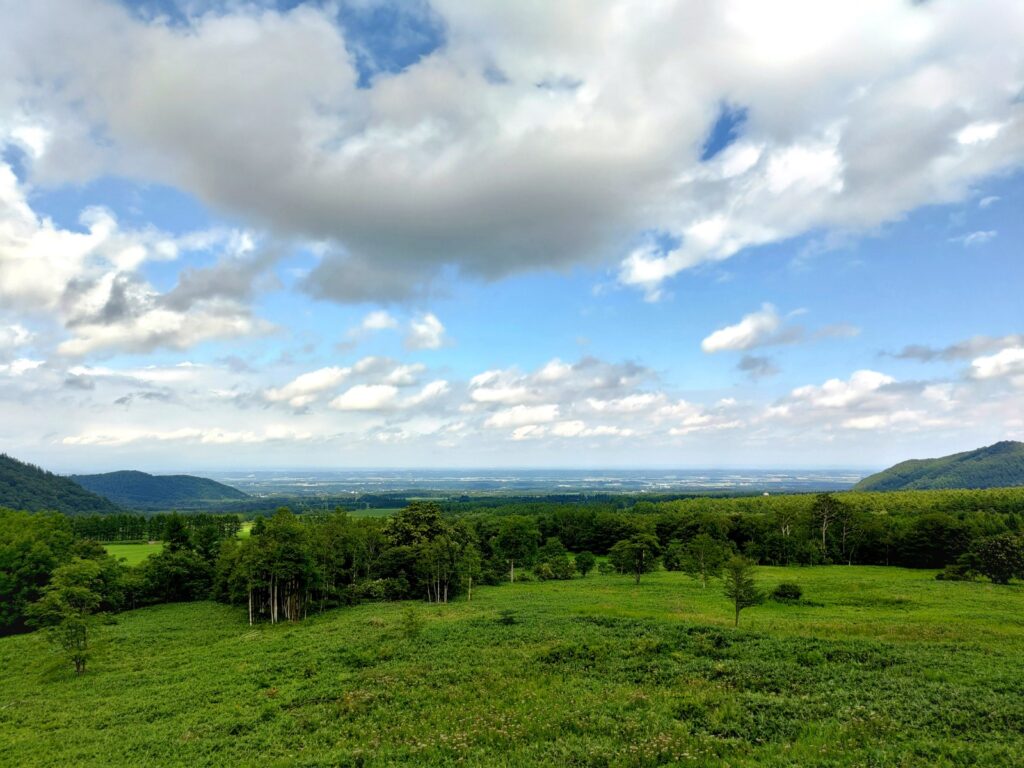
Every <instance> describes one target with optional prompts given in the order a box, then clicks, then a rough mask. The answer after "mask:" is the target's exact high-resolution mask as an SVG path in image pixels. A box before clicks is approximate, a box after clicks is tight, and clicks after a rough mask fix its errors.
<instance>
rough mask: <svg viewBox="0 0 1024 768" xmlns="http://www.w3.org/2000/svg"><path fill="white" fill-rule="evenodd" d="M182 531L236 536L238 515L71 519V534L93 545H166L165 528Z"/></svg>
mask: <svg viewBox="0 0 1024 768" xmlns="http://www.w3.org/2000/svg"><path fill="white" fill-rule="evenodd" d="M172 526H173V527H174V528H181V527H184V528H185V529H187V530H189V531H193V530H200V529H218V530H219V534H218V535H219V536H221V537H229V536H235V535H237V533H238V531H239V530H240V529H241V527H242V519H241V518H240V517H239V516H238V515H213V514H207V513H194V514H191V513H190V514H187V515H181V514H176V513H170V514H157V515H139V514H131V513H121V514H116V515H77V516H75V517H72V518H71V530H72V532H73V533H74V535H75V536H76V537H78V538H82V539H92V540H93V541H108V542H115V541H116V542H125V541H166V540H167V539H168V537H169V535H170V534H169V527H172Z"/></svg>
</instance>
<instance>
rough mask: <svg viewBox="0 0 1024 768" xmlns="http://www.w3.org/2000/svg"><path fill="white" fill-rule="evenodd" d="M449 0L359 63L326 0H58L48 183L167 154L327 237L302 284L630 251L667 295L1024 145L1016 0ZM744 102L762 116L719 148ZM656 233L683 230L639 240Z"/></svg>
mask: <svg viewBox="0 0 1024 768" xmlns="http://www.w3.org/2000/svg"><path fill="white" fill-rule="evenodd" d="M432 9H433V11H434V12H436V13H437V15H438V18H439V23H441V24H443V26H444V30H445V32H444V44H443V45H442V46H441V47H440V48H438V49H437V50H435V51H433V52H432V53H431V54H430V55H428V56H424V57H423V58H421V59H420V60H419V61H417V62H416V63H414V64H412V65H410V66H408V67H407V68H405V69H404V70H402V71H400V72H388V73H386V75H385V74H379V75H378V76H376V77H373V78H371V80H370V82H369V83H368V84H365V83H364V84H363V85H368V87H360V83H359V77H358V73H357V71H356V69H355V67H354V64H353V61H354V57H353V55H352V54H351V50H352V46H353V45H354V44H356V41H353V40H347V39H346V38H345V34H344V31H343V30H342V28H341V27H340V26H339V25H338V24H337V23H336V19H335V14H334V12H333V7H332V6H330V5H326V6H320V5H316V6H310V5H301V6H299V7H297V8H294V9H291V10H287V11H278V10H274V9H271V8H267V7H266V6H265V4H262V3H255V4H238V3H230V4H228V5H227V6H225V7H224V8H222V9H220V10H219V11H217V12H208V13H201V12H198V11H197V15H194V16H189V17H187V18H186V19H184V20H183V21H182V22H181V23H179V24H167V23H164V22H163V21H160V20H153V21H147V20H145V19H143V18H142V17H141V16H140V15H139V14H133V13H131V12H130V11H129V10H128V9H125V8H123V7H121V6H120V5H118V4H115V3H108V2H100V0H79V2H76V3H74V4H70V5H69V4H68V3H66V2H60V1H59V0H38V1H37V2H33V3H30V4H25V6H24V7H23V8H21V9H19V13H18V18H17V19H16V20H15V21H16V23H14V22H12V23H11V24H7V25H5V27H4V28H3V29H2V30H0V50H4V51H6V52H7V57H6V58H5V79H6V80H5V86H6V87H5V89H4V92H3V94H0V99H2V101H0V110H3V113H4V114H11V115H16V116H18V119H17V123H18V127H17V128H16V130H17V134H16V136H17V138H12V139H11V140H12V141H13V140H16V141H18V142H20V143H21V145H23V146H25V147H28V148H29V150H30V155H31V156H32V158H33V159H32V160H31V169H32V173H33V174H34V175H35V176H36V177H38V178H39V179H42V180H44V181H46V182H48V183H59V182H61V181H68V180H74V181H81V180H84V179H88V178H93V177H96V176H99V175H102V174H103V173H110V172H114V173H119V174H121V175H123V176H128V177H133V178H143V179H148V180H153V181H156V182H160V183H165V184H170V185H173V186H176V187H178V188H180V189H182V190H184V191H185V192H186V193H188V194H190V195H192V196H194V197H195V198H197V199H200V200H202V201H204V202H206V203H208V204H210V205H212V206H215V207H217V208H219V209H222V210H230V211H232V213H233V214H235V215H237V216H239V217H241V218H242V219H244V220H245V221H246V222H247V223H249V224H250V225H252V226H254V227H255V228H257V229H259V230H267V231H270V232H273V233H274V234H276V235H280V236H283V237H298V238H300V239H303V240H313V241H317V242H322V243H325V248H324V255H323V258H322V259H321V261H320V263H319V265H318V266H317V267H316V268H315V269H314V270H313V271H312V273H311V274H310V275H309V276H308V278H307V280H306V282H305V286H306V289H307V290H309V291H310V292H312V293H314V294H316V295H318V296H322V297H324V298H333V299H337V300H343V301H362V300H366V299H368V298H388V299H394V298H404V299H408V298H414V297H421V296H423V295H424V291H425V289H426V287H428V286H429V284H430V282H431V280H432V279H436V278H437V277H438V275H440V274H441V273H442V271H443V270H444V269H445V268H446V267H449V266H452V267H455V268H456V270H457V271H459V272H461V273H464V274H469V275H476V276H481V277H484V278H488V279H489V278H495V277H501V276H503V275H508V274H513V273H517V272H521V271H523V270H525V269H538V268H542V269H548V268H551V267H556V268H557V267H564V266H566V265H568V264H572V263H577V262H585V261H593V260H601V261H604V262H608V261H611V260H613V259H618V258H620V257H622V256H623V255H627V258H626V260H625V261H624V262H623V264H622V269H621V272H620V280H621V281H622V282H623V283H626V284H629V285H635V286H637V287H639V288H642V289H644V290H645V291H647V293H648V295H649V296H650V297H655V296H657V295H659V294H660V293H661V292H662V290H661V289H662V284H663V282H664V281H665V280H666V279H668V278H670V277H671V276H672V275H674V274H677V273H678V272H679V271H681V270H685V269H689V268H692V267H694V266H696V265H698V264H701V263H703V262H707V261H719V260H722V259H727V258H729V257H731V256H732V255H733V254H735V253H737V252H738V251H740V250H742V249H743V248H745V247H748V246H752V245H758V244H764V243H770V242H778V241H781V240H783V239H786V238H790V237H793V236H796V235H799V234H802V233H805V232H807V231H810V230H817V229H825V230H839V231H853V232H856V231H862V230H865V229H871V228H874V227H876V226H878V225H879V224H881V223H884V222H886V221H892V220H896V219H899V218H900V217H901V216H903V215H904V214H905V213H906V212H907V211H910V210H912V209H914V208H916V207H919V206H922V205H927V204H934V203H942V202H949V201H954V200H958V199H962V198H964V197H966V196H967V195H968V194H969V192H970V190H971V188H972V185H973V184H975V183H976V182H977V181H979V180H981V179H984V178H985V177H987V176H989V175H991V174H993V173H995V172H998V171H1002V170H1006V169H1011V168H1014V167H1016V166H1018V165H1019V164H1020V163H1021V161H1022V159H1024V138H1022V136H1024V131H1022V130H1021V125H1022V121H1024V107H1022V105H1021V104H1020V101H1019V100H1018V99H1015V98H1013V94H1016V93H1018V92H1019V90H1020V82H1021V77H1022V70H1021V67H1022V64H1021V63H1020V59H1019V57H1017V56H1016V51H1017V50H1018V48H1019V41H1020V39H1021V38H1022V35H1024V13H1022V12H1021V10H1020V8H1019V7H1018V4H1017V3H1016V2H1014V0H978V2H973V3H940V2H932V3H908V2H902V1H901V0H878V2H873V3H871V4H870V6H869V7H867V8H865V7H863V6H862V5H852V4H851V5H849V6H848V7H837V6H836V5H835V4H821V3H813V2H806V1H804V0H801V1H800V2H796V3H794V4H792V5H791V6H788V9H787V10H786V11H785V12H780V11H779V9H777V8H774V7H771V8H767V7H766V6H765V4H763V3H759V2H757V1H756V0H723V2H719V3H714V4H712V5H710V6H707V7H704V6H701V7H699V8H697V7H695V6H694V5H693V4H690V3H683V2H664V3H657V4H654V5H651V6H649V7H645V8H644V9H643V11H642V12H637V10H636V8H635V7H633V6H630V5H626V4H623V3H620V2H609V3H606V4H598V5H593V4H584V5H578V6H569V7H565V8H558V9H555V8H553V7H551V6H550V5H546V4H540V5H536V4H530V3H505V4H485V5H479V4H466V3H454V2H449V0H439V1H438V2H436V3H434V4H432ZM405 12H406V13H408V12H409V11H405ZM795 20H799V22H798V23H797V22H796V21H795ZM97 40H102V41H103V45H102V46H97V45H96V44H95V41H97ZM708 41H714V44H713V45H712V44H709V43H708ZM498 73H500V76H496V75H497V74H498ZM252 82H259V83H260V88H258V89H256V88H252V87H251V83H252ZM569 82H571V83H573V84H574V87H555V86H557V84H558V83H569ZM153 83H159V84H160V87H159V88H154V87H153ZM197 83H198V84H200V85H199V86H197ZM680 83H685V84H687V86H686V87H685V88H680V87H679V84H680ZM543 84H549V85H551V86H552V87H539V85H541V86H543ZM552 84H553V85H552ZM723 100H728V101H729V102H730V103H733V104H736V105H738V106H739V107H742V108H745V109H746V110H747V114H748V120H747V122H746V124H745V125H744V127H743V129H742V134H743V135H742V136H741V137H740V139H739V140H738V141H737V142H736V144H734V145H733V146H732V147H730V148H728V149H727V150H725V151H724V152H721V153H720V154H719V155H717V156H715V157H714V158H712V159H711V160H709V161H706V162H702V161H701V159H700V153H701V147H702V145H703V143H704V139H705V137H706V135H707V133H708V131H709V128H710V126H711V125H712V124H713V122H714V121H715V118H716V116H717V112H718V110H719V105H720V104H721V102H722V101H723ZM96 137H102V142H100V141H97V139H96ZM509 169H514V171H512V172H510V171H509ZM267 179H273V180H274V183H273V184H267V183H266V180H267ZM650 231H658V232H665V233H668V234H670V235H674V236H676V237H678V238H680V239H681V243H680V245H679V246H678V247H677V248H674V249H669V250H667V251H666V250H664V249H660V248H657V247H647V248H640V249H637V250H634V251H633V252H632V253H631V254H630V246H629V244H630V243H633V244H634V245H635V239H636V237H637V235H638V233H640V232H650Z"/></svg>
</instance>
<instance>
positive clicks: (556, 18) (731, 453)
mask: <svg viewBox="0 0 1024 768" xmlns="http://www.w3.org/2000/svg"><path fill="white" fill-rule="evenodd" d="M0 14H2V18H3V19H4V23H3V24H2V25H0V451H2V452H6V453H8V454H10V455H13V456H16V457H18V458H21V459H24V460H30V461H32V462H35V463H38V464H41V465H43V466H45V467H47V468H50V469H53V470H55V471H105V470H113V469H125V468H135V469H146V470H150V471H158V472H159V471H180V470H193V471H201V470H203V469H206V470H215V469H246V468H248V469H270V468H325V469H327V468H330V469H344V468H346V467H545V466H552V467H578V468H588V467H593V468H599V467H600V468H608V467H651V468H671V467H679V468H694V467H709V468H710V467H722V468H832V467H844V468H869V469H870V468H880V467H883V466H886V465H888V464H890V463H893V462H895V461H899V460H903V459H907V458H913V457H918V458H920V457H927V456H938V455H944V454H947V453H951V452H954V451H960V450H969V449H972V448H976V447H979V446H982V445H986V444H990V443H992V442H995V441H998V440H1003V439H1024V300H1022V288H1024V258H1022V249H1021V243H1022V242H1024V215H1022V213H1024V46H1021V45H1020V41H1021V40H1024V5H1022V4H1021V3H1019V2H1017V0H976V1H975V2H970V3H966V2H954V1H953V0H930V1H928V2H895V1H894V0H865V1H864V2H860V3H856V4H849V3H847V4H832V3H822V2H820V0H780V2H775V3H764V2H762V1H761V0H722V2H716V3H706V2H698V1H696V0H694V1H692V2H671V1H670V0H664V1H661V2H655V3H636V2H611V1H609V2H601V1H598V0H587V1H586V2H584V1H583V0H580V1H579V2H572V1H566V2H557V3H551V2H526V1H524V2H516V3H508V2H497V1H494V2H488V1H486V0H474V1H473V2H468V1H466V2H456V1H455V0H436V1H435V2H429V3H428V2H417V1H415V0H413V1H412V2H392V1H391V0H346V1H343V2H309V3H300V2H277V3H274V2H269V1H264V2H232V1H230V0H225V1H224V2H210V3H199V2H191V0H142V1H141V2H116V1H115V0H34V2H32V3H23V2H14V1H13V0H0Z"/></svg>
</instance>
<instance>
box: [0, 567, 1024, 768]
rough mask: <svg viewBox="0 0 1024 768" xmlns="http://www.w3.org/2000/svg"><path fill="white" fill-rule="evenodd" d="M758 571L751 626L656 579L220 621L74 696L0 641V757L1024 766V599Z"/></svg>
mask: <svg viewBox="0 0 1024 768" xmlns="http://www.w3.org/2000/svg"><path fill="white" fill-rule="evenodd" d="M933 575H934V574H933V573H932V572H928V571H911V570H901V569H895V568H872V567H856V566H855V567H841V566H832V567H822V568H761V569H759V574H758V578H759V581H760V582H761V583H762V584H763V585H764V586H767V587H770V586H772V585H774V584H776V583H778V582H780V581H783V580H786V581H797V582H799V583H800V584H801V585H802V586H803V587H804V594H805V601H804V602H803V603H801V604H798V605H783V604H779V603H773V602H768V603H766V604H765V605H763V606H760V607H756V608H751V609H749V610H747V611H745V612H744V614H743V618H742V621H741V625H740V627H739V629H734V628H733V627H732V626H731V621H732V617H731V612H730V610H729V606H728V605H727V603H726V601H725V599H724V598H723V597H722V594H721V588H720V585H719V584H718V583H715V582H713V583H712V584H711V585H710V586H709V587H708V588H707V589H706V590H704V589H701V588H700V586H699V584H697V583H695V582H694V581H692V580H689V579H687V578H685V577H683V576H681V575H680V574H676V573H667V572H664V571H662V572H658V573H655V574H651V575H649V576H645V577H644V579H643V581H642V583H641V584H640V585H639V586H634V585H633V583H632V581H631V580H630V579H628V578H625V577H619V576H600V575H591V576H589V577H587V578H586V579H576V580H573V581H568V582H531V583H522V584H516V585H514V586H512V585H503V586H499V587H489V588H481V589H479V590H477V591H476V592H475V593H474V599H473V602H472V603H466V602H464V601H459V602H457V603H452V604H449V605H447V606H433V605H428V604H425V603H423V604H410V603H384V604H381V603H377V604H364V605H360V606H356V607H354V608H343V609H338V610H335V611H331V612H328V613H326V614H323V615H319V616H311V617H310V618H309V619H307V620H306V621H305V622H302V623H301V624H295V625H289V624H283V625H277V626H266V625H263V626H256V627H250V626H248V624H247V623H246V620H245V613H244V611H243V610H240V609H236V608H230V607H226V606H222V605H217V604H214V603H192V604H178V605H163V606H157V607H154V608H148V609H143V610H140V611H135V612H131V613H126V614H122V615H119V616H117V617H116V623H114V624H112V625H109V626H104V627H102V628H101V629H100V630H99V631H98V635H97V638H96V642H95V655H94V658H93V659H92V661H91V662H90V670H89V672H88V673H87V674H85V675H84V676H82V677H81V678H77V679H76V678H75V677H74V675H73V674H72V672H71V670H70V669H68V667H67V664H66V662H65V661H64V660H63V659H61V658H60V657H59V656H58V655H56V654H54V653H53V652H52V651H51V650H50V649H49V647H48V646H47V645H46V644H45V642H44V641H43V639H42V637H41V636H40V635H38V634H34V635H26V636H19V637H11V638H6V639H3V640H0V666H2V668H3V669H4V671H5V674H4V678H3V684H2V686H0V750H2V751H0V754H3V755H5V756H6V758H7V759H11V760H13V761H14V763H16V764H18V765H22V766H34V765H40V766H41V765H70V764H74V765H103V764H109V763H119V764H147V765H190V766H199V765H225V764H233V765H280V766H285V765H310V766H312V765H365V766H376V765H381V766H382V765H396V764H397V765H456V764H469V765H505V766H524V765H538V766H540V765H584V766H618V765H623V766H652V765H701V766H712V765H714V766H718V765H722V766H724V765H729V766H789V765H818V766H825V765H828V766H917V765H928V766H931V767H933V768H934V767H938V766H959V765H984V766H1001V765H1006V766H1009V765H1019V764H1020V761H1021V759H1022V758H1024V730H1022V729H1024V725H1022V724H1024V654H1022V653H1021V649H1022V648H1024V611H1022V608H1024V590H1022V589H1021V588H1020V587H1017V586H1011V587H996V586H992V585H989V584H985V583H948V582H939V581H936V580H935V579H934V578H933Z"/></svg>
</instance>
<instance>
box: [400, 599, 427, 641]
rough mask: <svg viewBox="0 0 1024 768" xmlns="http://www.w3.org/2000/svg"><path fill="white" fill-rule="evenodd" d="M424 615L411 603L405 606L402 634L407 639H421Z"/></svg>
mask: <svg viewBox="0 0 1024 768" xmlns="http://www.w3.org/2000/svg"><path fill="white" fill-rule="evenodd" d="M424 623H425V622H424V621H423V616H421V615H420V612H419V611H418V610H416V608H414V607H413V606H411V605H407V606H405V608H404V609H403V610H402V621H401V625H400V626H401V630H402V636H403V637H405V639H406V640H410V641H415V640H419V638H420V635H421V634H423V625H424Z"/></svg>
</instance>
